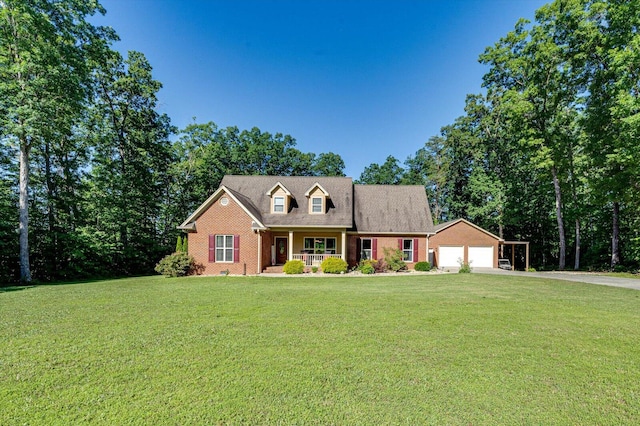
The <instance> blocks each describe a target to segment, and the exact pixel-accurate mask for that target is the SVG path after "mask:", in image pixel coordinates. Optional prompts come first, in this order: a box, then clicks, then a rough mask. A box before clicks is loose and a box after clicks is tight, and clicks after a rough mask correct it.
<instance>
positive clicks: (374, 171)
mask: <svg viewBox="0 0 640 426" xmlns="http://www.w3.org/2000/svg"><path fill="white" fill-rule="evenodd" d="M403 174H404V169H403V168H402V167H401V166H400V165H399V164H398V160H397V159H396V158H395V157H393V156H392V155H390V156H388V157H387V159H386V160H385V162H384V164H382V166H380V165H378V164H376V163H373V164H371V165H369V166H367V167H365V168H364V171H363V172H362V174H360V177H359V178H358V180H356V183H360V184H367V185H398V184H400V183H401V182H402V177H403Z"/></svg>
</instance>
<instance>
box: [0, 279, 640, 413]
mask: <svg viewBox="0 0 640 426" xmlns="http://www.w3.org/2000/svg"><path fill="white" fill-rule="evenodd" d="M0 291H1V292H0V424H2V425H13V424H37V425H45V424H46V425H50V424H65V425H66V424H78V423H84V424H92V425H93V424H149V425H156V424H167V423H171V424H180V425H184V424H218V423H219V424H323V425H324V424H345V425H347V424H349V425H351V424H375V425H379V424H408V425H413V424H453V425H456V424H460V425H463V424H464V425H469V424H473V425H480V424H487V425H494V424H509V425H512V424H639V423H640V292H639V291H633V290H627V289H621V288H612V287H604V286H598V285H587V284H584V285H583V284H578V283H569V282H562V281H553V280H543V279H535V278H530V277H512V276H492V275H479V274H464V275H461V274H437V275H411V276H407V275H402V276H390V277H362V278H350V277H330V278H267V277H212V278H184V279H165V278H161V277H148V278H136V279H126V280H113V281H100V282H94V283H86V284H66V285H54V286H39V287H33V288H28V289H23V290H16V291H7V289H4V290H2V289H0Z"/></svg>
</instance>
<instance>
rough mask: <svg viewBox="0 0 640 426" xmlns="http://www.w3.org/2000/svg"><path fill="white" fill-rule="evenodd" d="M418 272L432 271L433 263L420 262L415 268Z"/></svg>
mask: <svg viewBox="0 0 640 426" xmlns="http://www.w3.org/2000/svg"><path fill="white" fill-rule="evenodd" d="M414 268H415V270H416V271H430V270H431V263H429V262H418V263H416V264H415V266H414Z"/></svg>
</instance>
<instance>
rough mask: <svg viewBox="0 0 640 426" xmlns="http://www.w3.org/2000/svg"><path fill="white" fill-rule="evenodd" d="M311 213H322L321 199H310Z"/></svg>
mask: <svg viewBox="0 0 640 426" xmlns="http://www.w3.org/2000/svg"><path fill="white" fill-rule="evenodd" d="M311 213H322V197H312V198H311Z"/></svg>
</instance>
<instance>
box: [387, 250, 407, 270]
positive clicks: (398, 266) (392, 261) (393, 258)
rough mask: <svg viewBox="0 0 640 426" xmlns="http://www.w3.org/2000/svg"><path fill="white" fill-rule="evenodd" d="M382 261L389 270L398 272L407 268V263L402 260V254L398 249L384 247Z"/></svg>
mask: <svg viewBox="0 0 640 426" xmlns="http://www.w3.org/2000/svg"><path fill="white" fill-rule="evenodd" d="M384 263H385V265H386V267H387V269H388V270H390V271H394V272H398V271H404V270H406V269H407V263H406V262H405V261H404V254H403V253H402V250H400V249H394V248H391V247H385V248H384Z"/></svg>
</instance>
